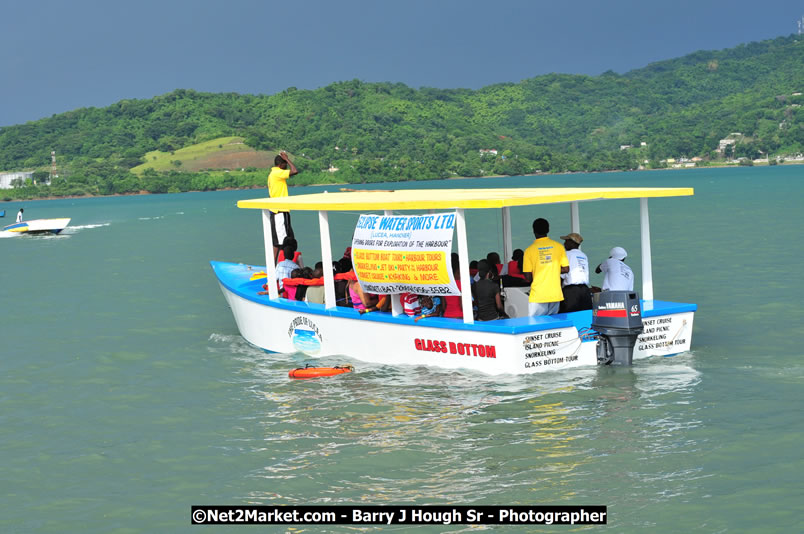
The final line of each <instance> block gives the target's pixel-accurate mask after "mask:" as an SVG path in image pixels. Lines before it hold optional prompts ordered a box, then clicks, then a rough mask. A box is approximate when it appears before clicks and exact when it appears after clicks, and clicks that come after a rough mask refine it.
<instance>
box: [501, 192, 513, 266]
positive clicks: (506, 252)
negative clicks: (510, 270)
mask: <svg viewBox="0 0 804 534" xmlns="http://www.w3.org/2000/svg"><path fill="white" fill-rule="evenodd" d="M502 227H503V257H502V258H500V259H501V260H502V263H503V265H507V264H508V262H509V261H511V256H512V255H513V254H514V241H513V239H512V238H511V208H510V207H509V206H505V207H504V208H503V209H502Z"/></svg>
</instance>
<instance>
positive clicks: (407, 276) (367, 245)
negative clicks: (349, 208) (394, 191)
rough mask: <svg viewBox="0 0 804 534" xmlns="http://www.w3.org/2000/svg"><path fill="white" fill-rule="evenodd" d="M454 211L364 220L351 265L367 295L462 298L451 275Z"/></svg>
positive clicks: (357, 231)
mask: <svg viewBox="0 0 804 534" xmlns="http://www.w3.org/2000/svg"><path fill="white" fill-rule="evenodd" d="M454 226H455V214H454V213H433V214H429V215H366V214H363V215H361V216H360V219H358V221H357V226H356V227H355V233H354V237H353V238H352V265H353V266H354V269H355V274H356V275H357V279H358V280H359V281H360V286H361V287H362V288H363V291H366V292H368V293H378V294H393V293H416V294H418V295H460V291H459V290H458V286H457V285H456V284H455V279H454V277H453V275H452V258H451V254H452V233H453V232H452V229H453V228H454Z"/></svg>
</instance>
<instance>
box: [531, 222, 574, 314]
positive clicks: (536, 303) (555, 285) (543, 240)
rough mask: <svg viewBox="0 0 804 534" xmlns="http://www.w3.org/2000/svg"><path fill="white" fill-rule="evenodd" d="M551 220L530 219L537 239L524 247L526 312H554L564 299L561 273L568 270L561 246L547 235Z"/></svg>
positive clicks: (565, 255) (564, 253) (567, 262)
mask: <svg viewBox="0 0 804 534" xmlns="http://www.w3.org/2000/svg"><path fill="white" fill-rule="evenodd" d="M549 232H550V223H549V222H547V221H546V220H545V219H541V218H539V219H536V220H535V221H533V235H534V236H535V237H536V240H535V241H534V242H533V244H531V246H529V247H528V248H527V249H526V250H525V255H524V258H523V259H522V274H524V275H525V280H527V281H528V283H530V297H529V298H528V315H532V316H533V315H536V316H539V315H554V314H556V313H558V308H559V303H560V302H561V301H562V300H564V293H563V292H562V291H561V273H566V272H569V260H568V259H567V252H566V251H565V250H564V246H563V245H562V244H561V243H559V242H558V241H553V240H552V239H550V238H549V237H547V234H548V233H549Z"/></svg>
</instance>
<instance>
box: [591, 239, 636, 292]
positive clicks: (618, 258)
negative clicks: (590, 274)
mask: <svg viewBox="0 0 804 534" xmlns="http://www.w3.org/2000/svg"><path fill="white" fill-rule="evenodd" d="M627 257H628V253H627V252H626V251H625V249H624V248H623V247H614V248H613V249H611V251H610V252H609V259H607V260H606V261H604V262H603V263H601V264H600V265H598V266H597V268H596V269H595V273H597V274H600V273H601V272H603V273H606V275H605V277H604V278H603V291H633V290H634V272H633V271H632V270H631V267H629V266H628V265H626V264H625V258H627Z"/></svg>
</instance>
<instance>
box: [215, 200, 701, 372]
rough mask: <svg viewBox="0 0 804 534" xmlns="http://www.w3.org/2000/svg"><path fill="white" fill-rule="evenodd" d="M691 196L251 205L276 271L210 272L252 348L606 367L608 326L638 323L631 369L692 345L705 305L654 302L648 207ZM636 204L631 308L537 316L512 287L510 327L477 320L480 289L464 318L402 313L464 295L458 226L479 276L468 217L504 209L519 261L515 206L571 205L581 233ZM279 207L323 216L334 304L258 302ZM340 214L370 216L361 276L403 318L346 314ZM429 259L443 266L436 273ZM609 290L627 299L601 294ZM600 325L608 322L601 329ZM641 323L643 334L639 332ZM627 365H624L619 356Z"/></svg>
mask: <svg viewBox="0 0 804 534" xmlns="http://www.w3.org/2000/svg"><path fill="white" fill-rule="evenodd" d="M692 194H693V190H692V189H691V188H524V189H444V190H433V189H429V190H398V191H381V192H378V191H355V192H341V193H317V194H308V195H297V196H289V197H284V198H264V199H253V200H241V201H239V202H238V204H237V205H238V207H240V208H247V209H258V210H261V212H262V222H263V232H264V246H265V258H266V265H265V266H264V267H263V266H251V265H244V264H241V263H224V262H218V261H213V262H211V264H212V268H213V270H214V272H215V274H216V276H217V278H218V281H219V283H220V287H221V290H222V291H223V294H224V296H225V298H226V301H227V302H228V304H229V306H230V307H231V309H232V313H233V314H234V319H235V322H236V323H237V327H238V329H239V331H240V333H241V334H242V336H243V337H244V338H245V339H246V340H247V341H248V342H250V343H251V344H253V345H255V346H257V347H259V348H261V349H264V350H266V351H269V352H281V353H293V352H304V353H305V354H307V355H309V356H313V357H322V356H334V355H348V356H350V357H353V358H356V359H359V360H363V361H366V362H375V363H381V364H387V365H430V366H437V367H442V368H468V369H474V370H477V371H481V372H483V373H488V374H502V373H513V374H518V373H534V372H541V371H548V370H557V369H566V368H570V367H579V366H592V365H596V364H597V363H598V361H600V360H603V361H605V362H606V363H611V361H612V359H613V358H610V357H609V358H608V359H606V355H607V354H609V355H611V352H612V351H611V346H612V344H613V345H617V344H618V343H617V342H616V340H615V342H614V343H611V341H612V340H611V339H609V337H610V336H609V335H607V334H612V330H611V329H608V328H603V327H600V326H599V325H600V324H604V326H611V325H609V324H606V321H607V320H609V319H611V318H615V319H616V318H617V317H622V318H623V320H626V319H628V320H630V321H631V325H623V326H624V331H627V332H629V333H633V336H632V338H631V345H630V347H628V348H627V349H626V350H627V352H628V355H627V358H625V359H623V360H622V362H623V363H630V361H631V356H633V359H640V358H646V357H649V356H655V355H661V356H668V355H672V354H677V353H681V352H684V351H688V350H689V349H690V344H691V340H692V327H693V317H694V312H695V311H696V309H697V307H696V305H695V304H685V303H677V302H669V301H664V300H656V299H654V296H653V277H652V269H651V252H650V226H649V218H648V199H649V198H655V197H674V196H689V195H692ZM628 198H630V199H638V200H639V202H638V203H639V207H640V222H641V253H642V258H641V260H642V294H641V297H642V298H641V299H639V296H638V295H637V294H636V293H634V292H631V294H630V295H624V296H623V298H624V299H627V298H628V297H630V298H631V299H632V301H627V300H626V301H624V302H611V301H610V300H609V301H606V302H605V303H604V302H603V300H602V299H601V301H600V302H598V299H597V298H596V299H595V309H593V310H586V311H579V312H572V313H565V314H558V315H551V316H544V317H529V316H528V315H527V313H528V306H527V301H528V291H529V288H528V287H524V288H519V287H511V288H505V290H504V293H505V308H506V312H507V314H508V315H509V317H510V318H508V319H501V320H496V321H487V322H475V321H474V320H473V318H472V313H471V310H472V300H471V299H472V297H471V292H470V291H464V292H462V293H461V294H460V295H461V296H460V299H461V304H462V308H463V310H464V311H466V310H469V312H468V313H464V318H463V319H451V318H443V317H438V318H433V317H430V318H427V320H424V321H415V320H414V318H413V317H409V316H407V315H405V314H404V313H402V307H401V304H400V302H399V295H398V293H399V292H401V291H404V290H408V291H411V292H414V293H420V294H421V293H431V294H442V295H444V294H453V295H454V294H457V293H458V292H457V286H456V285H455V281H454V279H453V276H452V269H451V267H450V265H451V261H450V252H451V249H452V228H453V227H454V228H455V239H457V250H458V255H459V260H460V266H459V273H460V279H461V280H469V279H470V275H469V255H468V246H467V235H466V222H465V210H473V209H493V208H496V209H501V211H502V213H501V216H502V229H503V257H504V258H510V257H511V253H512V252H513V247H512V240H511V215H510V208H511V207H516V206H529V205H543V204H556V203H563V204H568V205H569V207H570V220H571V231H572V232H580V214H579V204H580V203H583V202H587V201H599V200H607V199H628ZM269 210H286V211H291V212H292V211H317V212H318V220H319V225H320V233H321V257H322V262H323V264H324V288H325V289H324V293H325V304H313V303H307V302H299V301H295V300H288V299H284V298H280V296H279V293H278V289H277V287H276V284H275V283H268V294H267V295H259V294H258V292H260V291H262V289H263V287H262V286H263V284H264V283H265V281H266V278H265V277H263V278H255V276H254V275H255V273H256V272H258V271H260V270H263V269H264V271H265V272H266V273H267V275H266V277H267V279H268V280H275V278H276V274H275V265H274V263H273V245H272V242H271V220H270V217H269ZM405 210H419V211H420V210H424V211H429V215H401V214H399V212H400V211H405ZM439 210H442V211H440V212H439ZM330 211H352V212H354V211H359V212H361V213H364V214H366V215H361V217H360V220H359V221H358V224H357V228H356V230H355V236H354V238H353V242H352V260H353V263H354V265H355V272H356V274H357V278H358V279H359V280H360V281H361V286H363V288H364V290H367V291H371V292H376V293H383V292H385V293H389V294H392V295H391V296H392V304H393V312H391V313H383V312H373V313H365V314H360V313H359V312H358V310H356V309H352V308H344V307H338V306H336V296H335V289H334V276H333V271H332V250H331V243H330V229H329V222H328V213H329V212H330ZM372 213H375V214H376V213H381V214H382V215H371V214H372ZM447 222H448V224H446V223H447ZM445 227H446V228H447V229H446V230H444V228H445ZM419 231H421V232H424V234H421V233H417V232H419ZM433 232H441V233H440V234H435V233H433ZM445 236H446V237H445ZM430 238H432V239H430ZM428 259H429V260H432V261H431V262H430V265H425V263H426V261H427V260H428ZM393 282H397V283H396V284H394V283H393ZM383 284H385V285H383ZM388 284H390V285H388ZM468 286H469V284H466V286H464V287H466V288H468ZM406 288H407V289H406ZM606 293H611V294H612V295H614V294H615V293H619V292H603V293H600V294H599V295H605V294H606ZM623 293H625V292H623ZM634 298H636V300H633V299H634ZM614 300H617V299H616V298H615V299H614ZM595 321H597V326H595V328H593V324H594V323H595ZM634 321H636V324H637V325H638V329H636V330H634V329H633V328H632V329H630V330H629V329H628V327H629V326H633V322H634ZM640 323H641V324H640ZM614 326H618V325H614ZM643 326H644V330H643ZM615 330H617V329H615ZM637 335H638V337H637ZM611 337H612V338H613V337H616V336H615V335H611ZM634 339H636V341H634ZM607 341H608V342H609V343H608V346H609V349H607V348H606V345H607V343H606V342H607ZM607 350H608V352H607ZM618 350H619V349H618ZM601 354H602V356H601ZM625 360H627V361H625ZM616 363H621V359H620V358H619V357H618V358H616Z"/></svg>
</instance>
